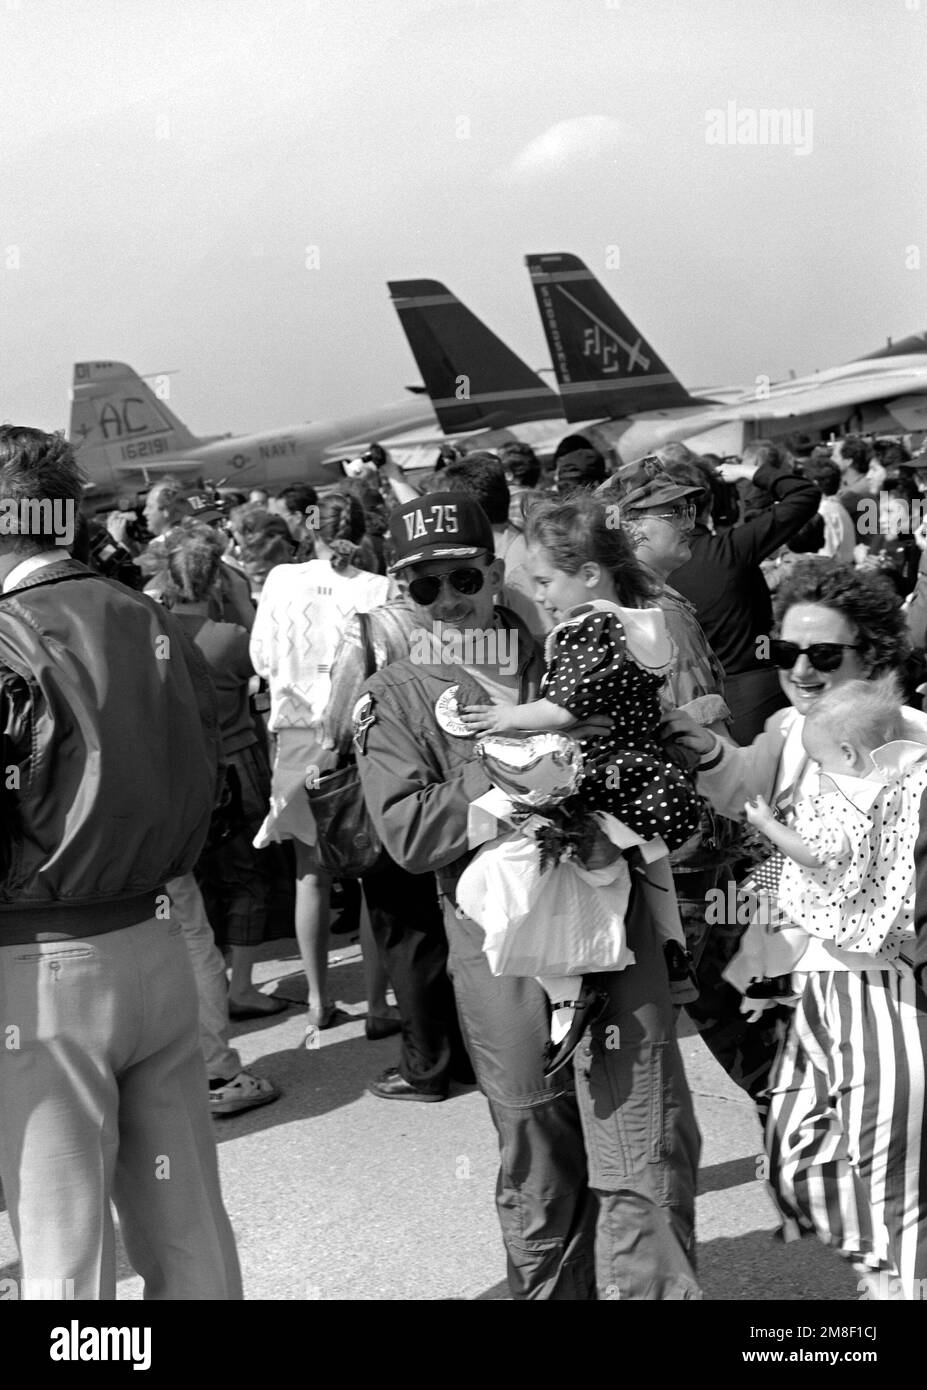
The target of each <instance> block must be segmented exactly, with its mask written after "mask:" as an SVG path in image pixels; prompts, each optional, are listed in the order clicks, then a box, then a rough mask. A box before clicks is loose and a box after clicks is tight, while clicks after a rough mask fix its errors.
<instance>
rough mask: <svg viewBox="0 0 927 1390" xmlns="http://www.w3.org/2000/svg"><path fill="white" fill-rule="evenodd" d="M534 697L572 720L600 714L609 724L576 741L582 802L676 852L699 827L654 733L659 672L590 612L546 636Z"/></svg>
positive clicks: (616, 623) (690, 790)
mask: <svg viewBox="0 0 927 1390" xmlns="http://www.w3.org/2000/svg"><path fill="white" fill-rule="evenodd" d="M547 659H548V666H547V672H546V675H545V677H544V682H543V684H542V687H541V695H542V696H543V698H544V699H546V700H550V701H551V702H552V703H553V704H555V705H560V706H561V708H563V709H567V710H569V711H570V713H571V714H572V715H575V717H576V718H577V719H588V718H589V716H590V715H593V714H607V715H609V716H610V718H611V719H613V720H614V728H613V730H612V732H611V733H610V734H608V735H607V736H605V737H603V738H597V739H594V740H589V741H588V742H587V743H585V744H584V745H583V752H584V753H585V755H586V775H585V777H584V779H583V783H582V787H581V790H580V791H579V793H578V796H579V799H580V800H581V801H582V803H583V805H584V806H586V807H589V808H590V809H592V810H595V811H610V812H611V813H612V815H614V816H617V817H618V819H619V820H622V821H624V822H625V824H627V825H629V826H630V827H631V829H632V830H634V831H635V832H636V833H637V834H638V835H640V836H641V838H642V839H645V840H652V839H653V838H654V837H655V836H657V835H660V836H662V838H663V840H664V841H665V842H666V844H667V846H668V847H669V849H671V850H672V849H678V847H679V846H680V845H682V844H684V843H685V841H686V840H688V839H689V838H690V837H691V836H692V835H694V834H695V832H696V831H697V830H698V828H699V821H700V816H701V811H700V802H699V799H698V797H697V796H696V793H695V789H694V787H693V785H692V783H691V782H690V780H689V779H688V778H687V777H686V776H685V774H684V773H683V772H682V771H681V770H680V769H679V768H678V767H676V766H675V764H674V763H671V762H669V761H667V759H666V757H665V756H664V753H663V749H662V748H661V746H660V743H659V739H658V737H657V734H658V730H659V725H660V715H661V709H660V700H659V692H660V688H661V686H662V685H663V682H664V679H665V672H663V673H660V674H656V673H654V672H653V671H646V670H644V668H643V667H642V666H639V665H638V663H637V662H636V661H635V660H634V659H633V657H632V656H631V655H630V652H629V651H628V644H627V641H626V638H625V635H624V628H623V627H622V624H621V621H620V619H619V618H618V617H617V616H616V615H615V614H613V613H603V612H594V613H590V614H587V615H585V616H583V617H581V618H578V619H576V620H575V621H574V620H570V621H568V622H566V623H563V624H561V626H560V627H558V628H555V630H554V631H553V632H552V633H551V634H550V637H549V638H548V642H547Z"/></svg>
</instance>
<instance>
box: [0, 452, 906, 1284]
mask: <svg viewBox="0 0 927 1390" xmlns="http://www.w3.org/2000/svg"><path fill="white" fill-rule="evenodd" d="M922 485H923V486H925V487H927V455H923V454H921V455H914V456H913V457H912V455H911V453H910V452H909V450H908V449H907V448H906V447H905V446H904V444H903V443H901V442H900V441H898V440H866V439H862V438H859V437H846V438H844V439H842V440H840V441H839V442H838V443H837V444H832V445H824V444H820V445H813V444H811V443H810V442H808V441H792V447H791V448H786V447H785V445H783V444H777V443H774V442H770V441H764V440H759V441H756V442H754V443H751V444H749V445H748V446H747V447H746V448H745V450H744V453H743V455H742V457H737V458H733V457H728V458H725V459H720V458H718V457H717V456H715V455H711V454H702V455H697V454H695V453H694V452H693V451H692V450H691V449H690V448H688V447H687V446H685V445H682V444H670V445H667V446H666V447H665V448H663V449H660V450H659V451H658V452H657V453H655V454H651V455H648V456H646V457H644V458H642V459H639V460H637V461H636V462H634V463H630V464H616V463H615V462H614V461H613V460H609V459H606V458H605V457H603V456H602V454H601V453H600V452H599V451H598V450H597V449H596V448H595V447H594V446H593V444H591V443H590V442H589V441H588V440H587V439H585V438H583V437H580V436H568V437H567V438H566V439H565V440H564V441H563V442H562V443H561V445H560V446H559V448H558V449H557V451H556V453H555V455H554V456H553V458H552V459H551V460H549V461H548V460H545V461H544V462H543V463H542V462H541V461H540V460H539V459H538V458H537V457H536V456H535V454H534V453H533V452H532V450H531V449H530V448H529V447H528V446H526V445H522V444H509V445H506V446H505V447H503V448H502V449H501V450H500V452H499V453H493V452H489V451H486V450H482V449H480V448H479V447H478V441H477V444H476V445H475V446H474V445H470V446H464V445H459V446H456V447H451V446H448V447H447V448H445V449H442V451H441V454H440V456H439V458H438V460H437V463H436V467H435V469H434V471H433V473H432V474H431V475H430V476H428V477H426V478H424V479H418V480H417V481H416V482H414V483H413V482H412V481H410V480H409V478H408V477H406V475H404V474H403V472H402V470H401V469H400V468H399V467H398V466H397V465H396V464H395V463H394V462H393V460H392V459H391V458H390V456H389V454H388V453H387V452H386V451H385V450H384V449H382V448H381V447H380V446H378V445H373V446H371V448H370V449H369V450H368V451H367V453H366V454H365V455H364V456H363V457H362V458H359V459H357V460H354V461H352V462H351V463H350V464H349V465H347V467H346V469H345V476H344V479H343V480H342V481H341V482H340V483H338V484H336V485H333V486H332V487H331V488H330V489H326V490H325V491H324V492H323V493H322V495H319V494H317V493H316V491H315V490H314V489H313V488H311V487H309V486H308V485H305V484H294V485H292V486H290V487H287V488H285V489H283V490H282V491H280V492H279V493H278V494H277V495H276V496H271V495H270V494H269V493H268V492H266V491H264V490H262V489H255V490H254V491H253V492H252V493H251V494H250V495H246V494H238V495H234V494H230V493H227V492H226V493H224V494H221V495H220V494H219V493H217V492H216V491H215V490H213V489H211V488H210V487H208V486H199V487H197V488H195V489H190V488H185V487H183V486H182V485H180V484H179V483H178V482H176V481H175V480H173V479H170V478H164V479H162V480H160V481H158V482H156V483H155V484H153V485H152V487H151V488H150V489H149V491H148V493H147V496H146V498H145V500H144V504H143V505H140V506H139V507H138V508H136V507H134V506H133V505H131V499H122V501H121V505H120V506H119V507H118V508H117V509H116V510H115V511H112V512H110V513H109V514H108V515H107V516H94V515H89V514H87V512H86V507H85V506H83V505H82V500H83V499H82V487H81V479H80V475H79V471H78V469H77V467H76V463H75V460H74V456H73V454H72V452H71V450H70V448H69V446H68V445H67V443H66V442H65V441H64V440H62V439H61V438H60V436H53V435H45V434H43V433H41V432H39V431H36V430H30V429H26V428H18V427H11V426H5V427H3V428H2V429H0V500H2V501H6V500H7V499H10V500H11V501H12V502H15V503H16V504H17V505H19V504H20V503H21V502H23V501H29V500H31V501H41V500H42V499H50V500H55V501H60V502H61V503H62V504H67V505H69V506H71V507H72V508H73V509H74V511H75V515H77V514H78V513H79V523H78V525H77V527H76V530H75V532H74V535H73V537H72V538H70V539H69V543H68V545H67V546H65V545H63V544H62V537H61V536H60V535H56V534H54V533H53V531H52V530H51V525H50V519H49V517H45V520H44V521H42V520H41V519H39V520H38V521H37V524H36V525H34V526H31V527H26V526H20V527H19V528H18V529H17V528H15V527H14V528H8V529H7V531H6V532H5V533H4V534H2V535H0V580H2V598H0V738H2V741H3V748H2V754H3V756H2V770H3V775H2V778H0V796H2V797H3V829H2V832H0V882H2V889H0V1020H2V1021H3V1023H4V1026H5V1027H6V1029H7V1044H6V1048H5V1050H3V1051H0V1178H2V1184H3V1190H4V1193H5V1196H6V1200H7V1204H8V1208H9V1212H10V1217H11V1221H12V1224H13V1230H14V1234H15V1237H16V1240H17V1243H18V1245H19V1248H20V1253H21V1256H22V1262H23V1275H24V1280H25V1281H26V1286H27V1288H29V1287H31V1288H32V1289H34V1290H39V1289H41V1288H44V1287H58V1288H60V1287H61V1281H62V1280H66V1281H69V1287H70V1288H71V1289H72V1290H73V1295H72V1296H74V1297H76V1298H79V1299H99V1298H111V1297H114V1296H115V1257H114V1233H113V1223H112V1216H111V1210H110V1203H111V1202H112V1203H114V1204H115V1206H116V1209H117V1211H118V1214H119V1219H120V1225H121V1230H122V1235H123V1238H124V1241H125V1245H126V1250H127V1253H128V1255H129V1258H130V1260H131V1262H132V1264H133V1266H134V1267H135V1269H136V1270H138V1272H139V1273H141V1274H142V1275H143V1278H144V1281H145V1294H146V1297H149V1298H174V1299H193V1298H221V1299H234V1298H238V1297H241V1277H240V1272H239V1268H238V1260H237V1254H236V1250H235V1242H234V1236H233V1233H232V1230H231V1226H230V1224H229V1221H228V1217H227V1215H226V1213H225V1209H224V1207H223V1203H222V1196H221V1192H220V1188H219V1179H218V1168H217V1164H216V1154H215V1141H214V1136H213V1133H212V1131H211V1128H210V1126H211V1120H210V1113H211V1114H212V1116H214V1117H218V1120H219V1122H220V1123H221V1118H222V1117H223V1116H226V1115H231V1114H239V1113H242V1112H244V1111H246V1110H249V1109H251V1108H252V1107H255V1106H261V1105H266V1104H269V1103H271V1102H273V1101H274V1100H275V1099H276V1098H277V1096H278V1095H279V1089H278V1087H277V1085H276V1084H275V1082H274V1081H273V1080H272V1079H271V1078H269V1077H265V1076H260V1075H257V1074H255V1073H254V1072H252V1071H250V1070H249V1069H247V1068H245V1067H243V1065H242V1061H241V1058H240V1056H239V1055H238V1053H237V1051H236V1050H235V1049H234V1047H232V1046H231V1044H230V1041H229V1028H230V1022H231V1021H236V1020H241V1019H247V1018H253V1017H262V1016H265V1015H269V1014H273V1013H276V1012H282V1011H283V1010H284V1009H286V1008H288V1007H290V1005H289V1004H288V1002H287V1001H285V1000H283V999H280V998H277V997H275V996H272V995H269V994H267V993H265V992H264V991H262V990H261V989H260V988H258V986H257V985H256V984H255V982H254V980H253V978H252V972H253V968H254V965H255V962H256V960H257V959H258V958H259V957H260V954H261V950H262V948H263V947H264V945H265V943H267V942H268V941H273V940H276V939H278V938H281V937H285V936H294V935H295V938H296V941H297V944H298V948H299V953H300V958H301V962H302V967H303V970H304V972H305V977H306V986H307V1000H308V1012H307V1017H306V1028H307V1031H308V1032H309V1033H310V1035H314V1034H315V1033H318V1032H322V1031H324V1030H327V1029H330V1028H332V1027H334V1026H336V1025H337V1024H338V1022H339V1021H341V1020H342V1019H343V1015H342V1014H340V1013H339V1010H338V1007H337V1001H336V1000H334V999H333V998H332V997H331V995H330V992H329V985H328V970H327V968H328V958H329V947H330V930H331V923H332V912H333V909H334V908H335V907H337V908H338V909H339V910H340V912H341V915H342V919H343V921H344V922H348V923H354V924H356V930H357V933H358V935H359V937H360V942H361V948H362V957H363V969H364V982H365V992H366V998H367V1010H368V1012H367V1020H366V1032H367V1036H368V1037H370V1038H384V1037H389V1036H392V1035H395V1036H396V1039H397V1046H398V1060H397V1063H396V1065H395V1066H393V1067H390V1068H388V1069H387V1070H386V1071H385V1072H383V1073H382V1074H380V1075H378V1076H376V1077H375V1078H372V1079H371V1082H370V1086H369V1090H370V1093H371V1094H372V1095H373V1096H375V1097H377V1098H378V1099H379V1100H384V1101H390V1100H392V1101H405V1102H409V1101H412V1102H425V1103H435V1102H440V1101H443V1100H445V1099H446V1098H447V1097H448V1095H449V1094H450V1091H451V1088H452V1087H453V1086H455V1085H457V1086H459V1085H465V1086H466V1085H473V1084H476V1085H477V1086H478V1087H479V1089H480V1091H481V1092H482V1093H483V1095H484V1096H485V1098H486V1100H487V1102H488V1106H489V1112H490V1116H491V1120H492V1123H493V1125H494V1126H495V1129H496V1132H497V1135H498V1140H499V1153H500V1174H499V1181H498V1186H497V1208H498V1216H499V1222H500V1226H501V1232H502V1240H503V1243H504V1246H505V1251H506V1256H507V1268H508V1283H509V1289H510V1293H511V1296H512V1297H513V1298H515V1299H581V1300H585V1299H595V1298H596V1297H597V1296H598V1297H602V1296H605V1295H604V1290H606V1289H608V1290H610V1291H611V1292H610V1293H609V1296H612V1297H613V1296H615V1293H614V1291H616V1290H617V1291H618V1296H619V1297H620V1298H622V1299H625V1298H630V1299H638V1300H639V1299H646V1300H661V1299H690V1298H691V1299H697V1298H700V1297H701V1292H700V1288H699V1283H698V1277H697V1272H696V1249H695V1196H696V1191H697V1185H698V1167H699V1153H700V1142H701V1141H700V1134H699V1130H698V1126H697V1124H696V1119H695V1113H694V1108H693V1103H692V1097H691V1094H690V1091H689V1087H688V1083H687V1079H686V1075H685V1069H684V1067H683V1063H682V1058H681V1054H680V1051H679V1048H678V1045H677V1041H676V1033H677V1021H678V1016H679V1012H680V1010H685V1012H686V1014H687V1015H688V1017H689V1018H690V1019H691V1021H692V1023H693V1024H694V1026H695V1028H696V1029H697V1030H698V1032H699V1034H700V1035H701V1037H702V1038H703V1040H704V1042H705V1044H706V1045H707V1047H708V1048H709V1050H710V1052H711V1054H712V1055H713V1057H714V1058H715V1059H716V1060H717V1063H718V1064H719V1065H720V1066H721V1067H722V1068H723V1069H724V1071H726V1072H727V1074H728V1075H729V1076H730V1077H731V1078H732V1079H733V1080H734V1081H735V1082H736V1083H737V1085H738V1086H740V1087H741V1088H742V1089H743V1090H744V1091H745V1092H746V1093H747V1094H748V1095H749V1096H750V1098H751V1100H752V1102H753V1105H754V1107H755V1110H756V1113H757V1118H758V1122H759V1123H760V1124H761V1125H762V1127H763V1133H764V1142H765V1147H766V1153H767V1159H768V1162H767V1171H768V1182H769V1189H770V1193H771V1196H772V1198H773V1201H774V1203H775V1205H776V1208H777V1210H778V1212H779V1215H780V1218H781V1224H780V1229H779V1232H778V1233H777V1234H778V1235H779V1237H780V1238H781V1239H782V1240H785V1241H791V1240H794V1239H799V1238H800V1237H801V1236H802V1235H805V1234H816V1235H817V1236H818V1237H819V1238H820V1239H821V1240H822V1241H824V1242H825V1243H826V1244H828V1245H830V1246H831V1247H833V1248H834V1249H835V1250H837V1251H838V1252H839V1253H840V1254H841V1255H843V1256H844V1257H845V1258H846V1259H848V1260H850V1261H851V1262H852V1263H853V1265H854V1267H855V1268H856V1270H857V1271H858V1275H859V1277H860V1279H861V1280H865V1281H867V1286H868V1287H870V1288H871V1290H872V1294H871V1296H872V1297H884V1296H887V1295H886V1292H885V1291H886V1290H890V1291H891V1296H893V1297H902V1298H907V1299H911V1298H914V1297H915V1296H916V1290H917V1289H918V1288H920V1287H923V1286H922V1285H921V1284H920V1280H921V1279H922V1278H924V1277H927V1153H925V1135H927V1117H925V1113H924V1111H925V1071H927V1027H925V1010H924V1007H923V1006H924V1005H925V1004H927V999H925V996H924V994H923V993H922V989H921V974H922V970H923V968H924V965H925V963H927V802H925V801H924V797H925V794H927V714H924V713H923V712H922V709H921V705H922V694H923V691H924V690H925V689H927V658H925V650H924V649H925V646H927V523H925V521H924V519H923V516H922V511H921V497H922V492H921V486H922ZM22 514H23V515H25V514H26V513H25V512H23V513H22ZM32 515H33V516H34V517H35V518H41V517H42V516H44V513H40V512H39V511H38V510H36V511H34V512H33V513H32ZM354 766H356V772H357V781H356V786H355V793H354V794H355V795H356V797H357V798H358V801H360V799H361V798H362V803H363V809H364V811H365V813H366V815H367V816H368V817H369V820H370V822H371V825H372V827H373V831H374V832H375V836H376V840H377V842H378V844H377V845H374V848H373V853H372V855H371V856H370V861H369V863H367V864H366V866H365V867H364V868H363V869H362V870H361V871H359V872H358V873H357V876H356V877H354V878H346V877H342V878H339V877H338V875H337V872H336V871H335V869H334V868H333V862H334V860H333V855H332V852H331V851H332V845H331V844H330V843H329V842H328V840H327V839H326V834H325V832H324V831H323V830H322V829H321V828H320V824H319V819H318V813H317V812H315V813H314V811H313V801H312V798H311V795H310V793H311V792H312V790H313V789H315V788H317V787H319V785H320V784H322V783H323V782H324V781H325V779H326V777H327V776H329V775H330V774H332V773H334V772H336V771H338V770H343V769H347V768H351V767H354ZM922 827H923V828H922ZM542 888H543V892H542ZM390 990H391V991H392V994H393V997H394V999H395V1003H392V1002H390V1000H389V992H390ZM10 1028H12V1029H13V1030H14V1032H13V1034H10V1031H9V1030H10ZM11 1036H12V1037H13V1039H14V1043H13V1045H11V1043H10V1037H11ZM616 1040H617V1043H616ZM310 1055H312V1054H310ZM165 1153H168V1154H169V1155H170V1162H171V1163H172V1165H174V1172H175V1176H174V1177H173V1179H172V1181H170V1182H163V1181H160V1180H159V1175H158V1161H159V1159H160V1158H161V1157H163V1155H164V1154H165ZM55 1281H57V1282H55ZM35 1296H39V1295H38V1294H37V1295H35Z"/></svg>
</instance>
